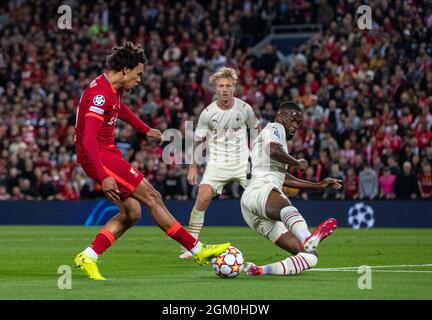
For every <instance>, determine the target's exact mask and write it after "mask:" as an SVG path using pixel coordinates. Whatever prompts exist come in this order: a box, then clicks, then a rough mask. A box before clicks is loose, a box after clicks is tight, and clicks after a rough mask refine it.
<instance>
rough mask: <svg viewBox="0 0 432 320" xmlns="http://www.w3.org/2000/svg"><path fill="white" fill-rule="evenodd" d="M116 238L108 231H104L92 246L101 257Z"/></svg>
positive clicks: (98, 235)
mask: <svg viewBox="0 0 432 320" xmlns="http://www.w3.org/2000/svg"><path fill="white" fill-rule="evenodd" d="M115 240H116V239H115V236H114V235H113V234H112V233H111V232H110V231H108V230H107V229H102V230H101V232H99V233H98V234H97V236H96V238H95V239H94V240H93V242H92V243H91V245H90V248H92V249H93V250H94V251H95V252H96V253H97V254H98V255H101V254H102V253H103V252H104V251H105V250H106V249H108V248H109V247H110V246H111V245H112V244H113V243H114V241H115Z"/></svg>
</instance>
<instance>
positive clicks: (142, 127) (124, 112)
mask: <svg viewBox="0 0 432 320" xmlns="http://www.w3.org/2000/svg"><path fill="white" fill-rule="evenodd" d="M119 118H120V119H121V120H123V121H125V122H127V123H129V124H130V125H131V126H132V127H134V128H135V129H136V130H138V131H140V132H142V133H147V132H149V131H150V127H149V126H148V125H146V124H145V123H144V122H142V121H141V119H140V118H138V117H137V116H136V115H135V114H134V113H133V112H132V111H131V110H130V109H129V107H128V106H127V105H125V104H124V103H122V104H121V105H120V111H119Z"/></svg>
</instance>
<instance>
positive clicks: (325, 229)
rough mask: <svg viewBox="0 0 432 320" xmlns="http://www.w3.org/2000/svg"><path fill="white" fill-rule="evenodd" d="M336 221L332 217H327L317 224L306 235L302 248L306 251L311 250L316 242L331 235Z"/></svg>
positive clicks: (314, 247) (316, 244) (315, 245)
mask: <svg viewBox="0 0 432 320" xmlns="http://www.w3.org/2000/svg"><path fill="white" fill-rule="evenodd" d="M336 226H337V221H336V219H334V218H329V219H327V220H325V221H323V222H321V223H320V224H319V226H318V227H317V228H316V229H315V231H314V232H312V234H311V235H310V236H308V237H307V238H306V239H305V240H304V242H303V248H304V249H305V251H307V252H312V251H314V250H315V249H316V247H317V246H318V244H319V243H320V242H321V241H323V240H324V239H325V238H327V237H328V236H329V235H331V234H332V233H333V231H334V229H336Z"/></svg>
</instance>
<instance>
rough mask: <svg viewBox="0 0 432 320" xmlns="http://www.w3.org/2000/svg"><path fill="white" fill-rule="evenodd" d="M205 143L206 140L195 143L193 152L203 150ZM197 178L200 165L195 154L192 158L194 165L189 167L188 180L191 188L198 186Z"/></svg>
mask: <svg viewBox="0 0 432 320" xmlns="http://www.w3.org/2000/svg"><path fill="white" fill-rule="evenodd" d="M203 143H204V140H198V141H194V143H193V149H192V150H198V148H201V145H202V144H203ZM200 150H201V149H200ZM197 176H198V163H197V160H196V159H195V153H194V155H193V157H192V164H191V165H190V166H189V170H188V174H187V180H188V182H189V184H190V185H191V186H194V185H196V184H197V182H198V181H197Z"/></svg>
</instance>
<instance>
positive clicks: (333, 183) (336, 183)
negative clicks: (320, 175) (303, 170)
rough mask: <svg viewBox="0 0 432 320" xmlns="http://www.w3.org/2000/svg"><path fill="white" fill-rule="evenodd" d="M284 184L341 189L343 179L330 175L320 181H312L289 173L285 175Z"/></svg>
mask: <svg viewBox="0 0 432 320" xmlns="http://www.w3.org/2000/svg"><path fill="white" fill-rule="evenodd" d="M284 186H286V187H289V188H297V189H311V190H322V189H325V188H333V189H336V190H340V189H341V188H342V180H339V179H334V178H330V177H328V178H325V179H324V180H322V181H320V182H312V181H307V180H302V179H299V178H296V177H294V176H293V175H291V174H289V173H287V174H286V175H285V182H284Z"/></svg>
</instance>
